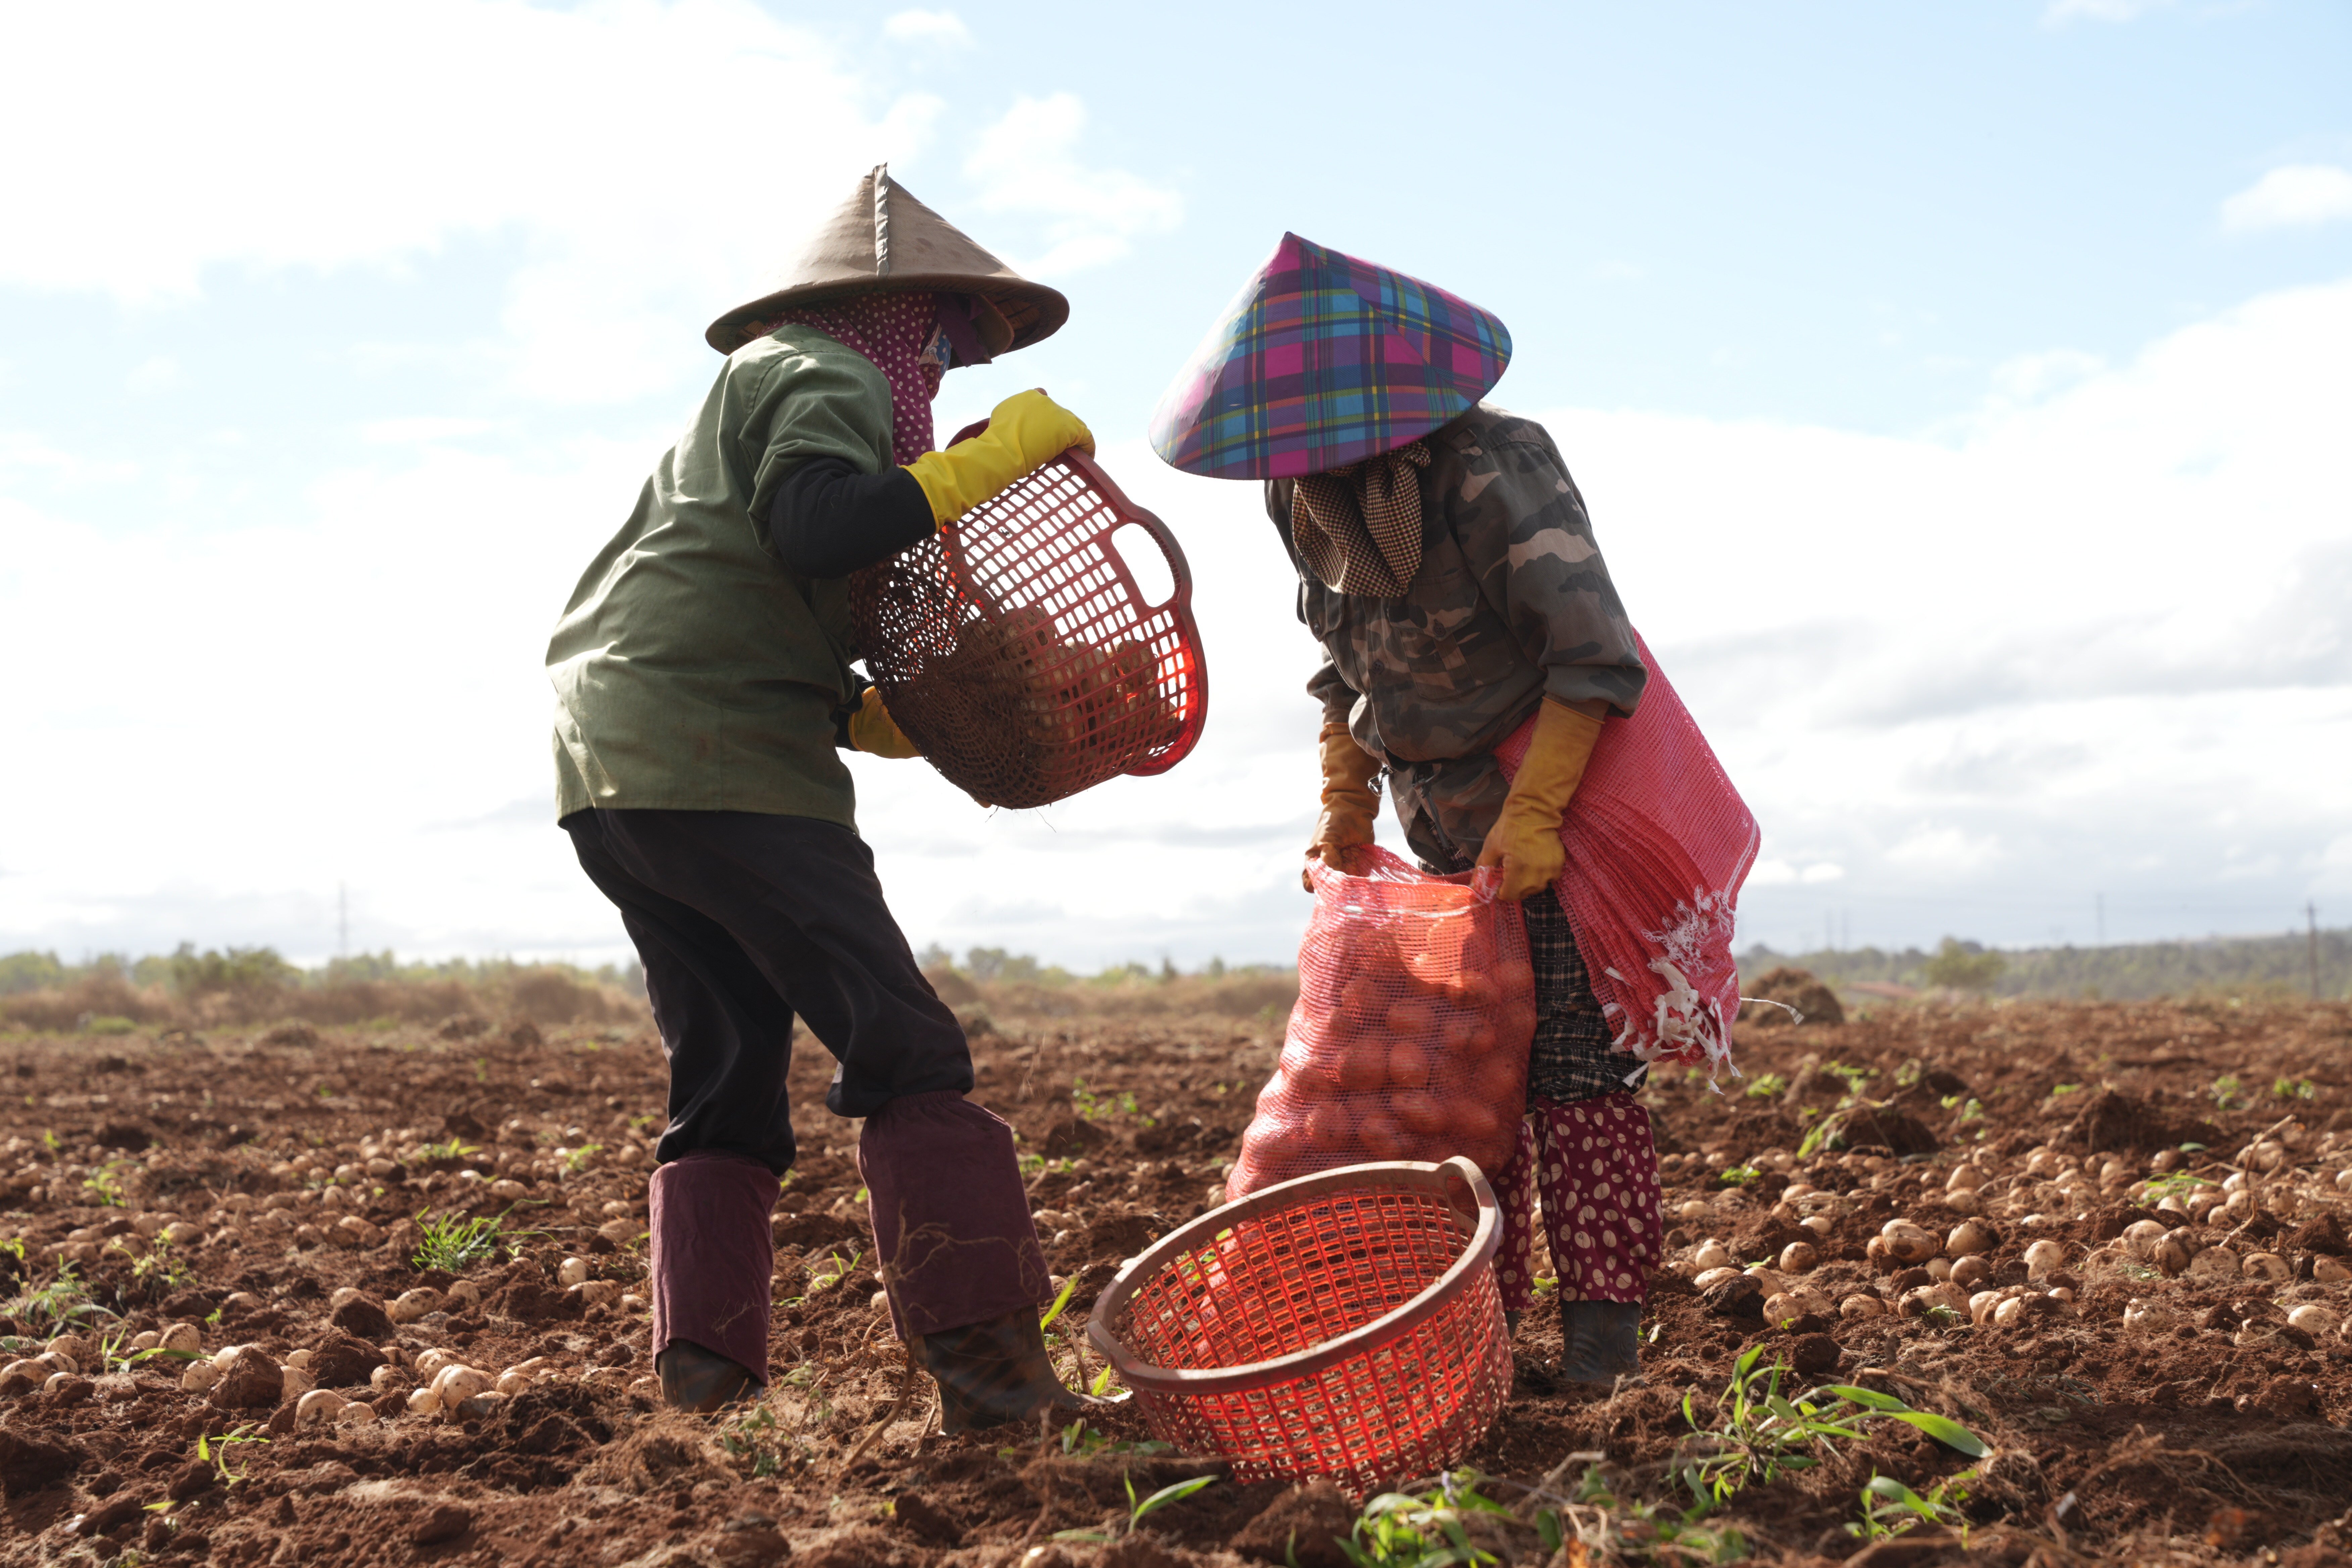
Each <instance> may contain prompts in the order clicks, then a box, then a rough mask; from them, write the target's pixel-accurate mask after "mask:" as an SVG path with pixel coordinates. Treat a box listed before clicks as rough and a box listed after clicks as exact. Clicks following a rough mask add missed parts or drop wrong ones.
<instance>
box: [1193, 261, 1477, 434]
mask: <svg viewBox="0 0 2352 1568" xmlns="http://www.w3.org/2000/svg"><path fill="white" fill-rule="evenodd" d="M1510 359H1511V335H1510V333H1508V332H1507V331H1504V329H1503V323H1502V322H1501V321H1497V320H1496V319H1495V317H1494V316H1492V315H1490V314H1489V313H1488V312H1486V311H1485V310H1480V309H1479V308H1478V307H1477V306H1475V305H1473V304H1471V303H1470V302H1469V301H1467V300H1463V299H1460V298H1458V297H1457V296H1455V295H1453V294H1449V293H1447V292H1446V291H1445V290H1444V289H1438V288H1433V287H1432V286H1431V285H1429V284H1427V283H1423V282H1422V281H1421V280H1420V279H1414V278H1408V277H1406V276H1405V275H1404V274H1403V273H1401V272H1391V271H1390V270H1389V269H1387V268H1382V267H1375V266H1373V265H1372V264H1371V263H1370V262H1368V261H1360V260H1358V259H1357V258H1354V257H1352V256H1347V255H1343V254H1341V253H1340V252H1339V251H1336V250H1327V249H1325V248H1324V247H1322V246H1319V245H1316V244H1313V243H1311V242H1309V241H1307V240H1304V239H1301V238H1299V237H1297V235H1295V234H1286V235H1284V236H1283V237H1282V243H1281V244H1280V245H1277V246H1276V247H1275V250H1274V255H1273V256H1272V257H1271V258H1268V259H1267V261H1266V263H1265V266H1264V267H1262V268H1259V269H1258V271H1257V273H1256V275H1255V277H1253V278H1252V279H1250V280H1249V282H1248V283H1247V284H1246V285H1244V288H1243V289H1242V291H1241V293H1240V295H1239V296H1238V297H1236V298H1235V299H1234V302H1233V303H1232V304H1231V305H1230V306H1228V307H1227V308H1226V310H1225V313H1224V315H1223V317H1221V318H1220V319H1219V321H1218V322H1217V324H1216V326H1215V327H1214V328H1213V329H1212V330H1211V331H1210V332H1209V335H1208V336H1207V337H1206V338H1205V339H1203V340H1202V343H1201V346H1200V347H1199V348H1198V349H1196V350H1194V351H1193V353H1192V359H1191V361H1190V362H1189V363H1186V365H1185V366H1184V369H1183V370H1182V372H1181V374H1178V376H1177V377H1176V380H1175V383H1174V384H1172V385H1171V386H1170V387H1169V389H1168V391H1167V393H1166V395H1163V396H1162V397H1161V398H1160V406H1159V408H1158V409H1157V410H1156V411H1155V412H1154V413H1153V414H1152V416H1151V445H1152V448H1153V450H1155V451H1157V452H1158V453H1159V454H1160V457H1162V458H1165V459H1167V460H1168V461H1169V462H1170V463H1171V464H1173V465H1175V466H1176V467H1177V468H1181V469H1183V470H1184V471H1185V472H1187V473H1192V474H1202V475H1206V476H1207V477H1209V478H1211V479H1297V478H1299V477H1301V476H1303V475H1307V474H1319V473H1324V472H1327V471H1328V470H1330V469H1332V468H1345V467H1347V466H1348V465H1349V464H1350V463H1356V462H1360V461H1362V460H1363V459H1364V458H1370V457H1376V456H1378V455H1379V454H1381V453H1382V452H1388V451H1392V450H1394V449H1395V448H1397V447H1402V446H1403V445H1404V444H1405V443H1407V442H1409V441H1414V440H1418V439H1419V438H1420V437H1423V436H1425V435H1427V434H1429V432H1431V431H1432V430H1434V429H1436V428H1437V427H1438V426H1441V425H1443V424H1444V423H1445V422H1446V421H1448V420H1450V419H1452V418H1454V416H1457V415H1459V414H1461V413H1462V412H1464V411H1465V409H1468V408H1470V407H1471V406H1472V405H1475V403H1476V402H1477V401H1478V400H1479V399H1480V398H1481V397H1484V396H1485V395H1486V394H1487V393H1488V392H1490V391H1492V390H1493V389H1494V385H1495V384H1496V382H1498V381H1500V380H1501V379H1502V378H1503V369H1504V367H1505V366H1506V365H1507V364H1508V363H1510Z"/></svg>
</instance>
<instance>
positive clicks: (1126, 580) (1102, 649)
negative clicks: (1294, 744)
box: [849, 426, 1209, 808]
mask: <svg viewBox="0 0 2352 1568" xmlns="http://www.w3.org/2000/svg"><path fill="white" fill-rule="evenodd" d="M983 427H984V426H972V427H971V428H970V429H967V430H964V431H962V432H960V433H959V434H958V435H957V437H956V439H957V440H962V439H964V438H965V437H968V436H971V435H972V434H973V433H974V432H976V431H977V430H979V429H981V428H983ZM1129 524H1134V525H1135V526H1137V527H1139V528H1141V529H1142V530H1144V531H1145V532H1147V533H1149V534H1150V536H1151V539H1152V540H1153V542H1155V543H1157V544H1158V545H1159V547H1160V552H1162V553H1163V554H1164V555H1165V556H1166V557H1167V561H1168V568H1169V573H1170V575H1171V577H1172V578H1173V579H1174V582H1175V591H1174V592H1173V593H1172V594H1171V595H1170V596H1169V598H1168V600H1167V601H1166V602H1165V603H1164V604H1160V605H1151V604H1150V603H1149V602H1147V601H1146V599H1145V597H1144V595H1143V593H1142V591H1141V590H1140V589H1139V587H1138V586H1137V584H1136V580H1135V574H1134V573H1133V572H1132V571H1131V570H1130V569H1129V563H1127V562H1126V561H1125V560H1123V559H1121V557H1120V555H1119V552H1118V550H1117V549H1116V548H1115V547H1114V546H1113V545H1112V543H1111V535H1112V534H1114V533H1116V532H1117V531H1118V530H1119V529H1121V528H1124V527H1126V526H1128V525H1129ZM849 609H850V619H851V624H852V626H853V629H854V635H855V636H856V639H857V645H858V651H859V653H860V654H861V655H862V656H863V657H864V658H865V660H866V668H867V670H868V671H869V672H870V673H871V674H872V675H873V677H874V683H875V684H876V685H877V687H879V688H880V689H881V691H882V700H883V701H884V703H886V704H887V706H888V708H889V710H890V716H891V718H892V719H894V720H896V721H898V727H899V728H900V729H901V730H903V731H906V733H907V735H908V739H910V740H912V741H913V742H915V744H916V745H918V746H919V747H920V748H921V749H922V752H923V755H924V756H925V757H926V758H927V759H928V760H929V762H930V763H931V765H932V766H933V767H935V768H937V769H938V770H939V771H940V773H941V774H943V775H944V776H945V777H946V778H947V779H948V780H949V782H950V783H952V784H956V785H957V786H958V787H960V788H961V789H964V790H966V791H968V792H969V793H971V795H976V796H978V797H979V798H981V799H982V800H984V801H987V802H990V803H991V804H992V805H1003V806H1012V807H1015V808H1027V807H1031V806H1039V805H1051V804H1052V803H1053V802H1055V801H1057V800H1066V799H1067V798H1068V797H1069V796H1071V795H1076V794H1077V793H1078V792H1079V791H1080V790H1084V789H1090V788H1092V787H1093V786H1094V785H1096V784H1100V783H1102V782H1103V781H1104V780H1105V779H1108V778H1114V777H1116V776H1118V774H1120V773H1137V774H1149V773H1165V772H1166V771H1167V770H1168V769H1170V768H1172V767H1174V766H1175V765H1176V764H1177V763H1179V762H1180V761H1181V760H1182V759H1183V757H1184V755H1185V753H1186V752H1190V751H1191V750H1192V747H1193V744H1194V743H1195V742H1198V741H1199V740H1200V738H1201V730H1202V725H1203V724H1204V723H1206V722H1207V720H1208V710H1209V679H1208V668H1207V666H1206V665H1205V664H1204V663H1203V662H1202V652H1201V634H1200V629H1199V628H1198V627H1197V626H1194V625H1193V623H1192V570H1191V568H1190V567H1189V566H1188V565H1186V563H1185V561H1184V552H1183V551H1182V550H1181V548H1179V547H1178V545H1177V543H1176V538H1175V535H1173V534H1172V533H1171V532H1170V531H1168V526H1167V524H1165V523H1163V522H1161V521H1160V519H1159V518H1157V517H1155V516H1153V515H1152V514H1151V513H1150V512H1149V511H1146V510H1144V509H1143V508H1141V507H1139V506H1137V505H1136V504H1135V503H1134V502H1133V501H1130V500H1128V499H1127V497H1126V495H1125V494H1124V493H1122V492H1121V491H1120V489H1119V488H1118V485H1116V484H1114V483H1113V482H1112V481H1111V479H1110V476H1109V475H1108V474H1106V473H1104V472H1103V471H1102V468H1100V467H1099V466H1098V465H1097V463H1096V462H1095V460H1094V459H1093V458H1089V457H1087V455H1086V454H1085V453H1084V452H1080V451H1077V450H1075V449H1073V450H1071V451H1067V452H1065V453H1063V454H1062V455H1061V456H1060V457H1059V458H1055V460H1054V461H1052V462H1050V463H1047V464H1046V465H1045V467H1044V468H1039V469H1038V470H1037V471H1036V472H1034V473H1033V474H1030V475H1029V476H1027V477H1026V478H1024V479H1021V480H1019V481H1018V482H1016V483H1015V484H1013V487H1012V488H1011V489H1007V490H1005V491H1004V492H1003V493H1002V494H1001V495H998V496H997V497H995V498H994V499H993V500H988V501H984V502H982V504H981V505H979V506H977V507H974V508H973V509H972V510H970V511H968V512H966V513H964V515H963V516H961V517H960V518H958V519H957V520H956V521H954V522H952V523H950V524H948V525H947V526H946V527H944V528H942V529H940V531H939V532H937V533H936V534H933V535H932V536H931V537H930V538H929V539H927V540H925V541H924V542H921V543H919V544H917V545H914V546H913V547H911V548H909V549H907V550H904V551H901V552H898V554H897V555H894V556H892V557H891V558H890V559H889V560H887V561H886V562H883V563H880V564H879V565H877V566H872V567H868V568H867V569H866V570H865V571H862V572H859V573H856V574H854V575H853V576H852V577H851V579H850V584H849Z"/></svg>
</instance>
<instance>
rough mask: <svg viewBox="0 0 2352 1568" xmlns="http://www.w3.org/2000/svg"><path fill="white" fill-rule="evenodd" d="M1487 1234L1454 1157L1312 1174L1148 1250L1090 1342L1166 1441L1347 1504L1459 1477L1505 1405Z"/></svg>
mask: <svg viewBox="0 0 2352 1568" xmlns="http://www.w3.org/2000/svg"><path fill="white" fill-rule="evenodd" d="M1501 1234H1502V1216H1501V1211H1500V1210H1499V1208H1498V1207H1497V1206H1496V1200H1495V1194H1494V1190H1493V1188H1491V1187H1490V1186H1488V1185H1487V1183H1486V1178H1485V1177H1484V1176H1483V1175H1481V1174H1480V1173H1479V1171H1478V1167H1477V1166H1476V1165H1475V1164H1473V1163H1470V1162H1469V1161H1467V1160H1462V1159H1454V1160H1448V1161H1446V1162H1445V1163H1444V1164H1429V1163H1421V1162H1408V1161H1399V1162H1394V1163H1381V1164H1370V1165H1352V1166H1349V1167H1346V1168H1344V1169H1341V1170H1337V1171H1325V1172H1322V1173H1318V1174H1316V1175H1312V1176H1302V1177H1300V1178H1298V1179H1297V1181H1292V1182H1285V1183H1282V1184H1279V1185H1277V1186H1272V1187H1267V1188H1265V1190H1263V1191H1261V1192H1258V1193H1255V1194H1252V1195H1250V1196H1249V1197H1246V1198H1244V1199H1242V1200H1241V1201H1240V1202H1238V1203H1232V1204H1227V1205H1224V1206H1223V1207H1222V1208H1218V1209H1213V1210H1211V1211H1210V1212H1209V1213H1208V1214H1205V1215H1202V1216H1201V1217H1200V1218H1198V1219H1196V1220H1193V1221H1192V1222H1191V1223H1190V1224H1188V1225H1185V1226H1181V1228H1179V1229H1177V1230H1176V1231H1174V1232H1172V1233H1171V1234H1170V1235H1168V1236H1167V1237H1162V1238H1161V1239H1160V1241H1158V1242H1156V1243H1154V1244H1153V1245H1152V1246H1151V1247H1150V1248H1148V1249H1147V1250H1146V1251H1145V1252H1144V1253H1143V1254H1142V1256H1140V1257H1139V1258H1136V1259H1135V1260H1134V1261H1133V1262H1131V1263H1129V1265H1128V1266H1127V1267H1126V1268H1123V1269H1121V1270H1120V1271H1119V1274H1118V1278H1117V1279H1113V1280H1112V1281H1111V1284H1110V1286H1109V1288H1108V1289H1106V1290H1105V1291H1104V1292H1103V1294H1102V1297H1101V1299H1100V1300H1097V1302H1096V1304H1095V1310H1094V1315H1093V1318H1092V1319H1091V1321H1089V1322H1088V1324H1087V1335H1088V1337H1089V1338H1091V1339H1092V1340H1093V1342H1094V1343H1095V1346H1096V1348H1097V1350H1099V1351H1100V1352H1102V1353H1103V1355H1104V1356H1105V1357H1106V1358H1107V1359H1108V1361H1109V1362H1110V1363H1111V1364H1112V1365H1113V1366H1115V1367H1116V1368H1118V1374H1119V1377H1120V1379H1121V1381H1123V1382H1124V1383H1125V1384H1127V1386H1128V1387H1129V1388H1130V1389H1132V1390H1133V1391H1134V1394H1135V1402H1136V1405H1137V1406H1138V1408H1139V1409H1140V1410H1141V1411H1142V1413H1143V1416H1144V1419H1145V1421H1146V1422H1147V1423H1149V1424H1150V1427H1151V1430H1152V1432H1153V1434H1154V1435H1155V1436H1158V1437H1159V1438H1160V1440H1161V1441H1163V1442H1167V1443H1172V1444H1174V1445H1175V1446H1176V1447H1178V1448H1180V1449H1182V1450H1184V1451H1186V1452H1189V1453H1194V1454H1202V1455H1209V1456H1213V1457H1217V1458H1224V1459H1226V1460H1228V1461H1230V1462H1231V1464H1232V1466H1233V1469H1234V1479H1237V1480H1271V1479H1282V1480H1298V1479H1306V1478H1308V1477H1313V1476H1328V1477H1329V1478H1331V1479H1333V1480H1334V1481H1336V1482H1337V1483H1339V1486H1340V1487H1341V1488H1342V1489H1345V1490H1347V1491H1349V1492H1351V1493H1353V1494H1355V1495H1356V1496H1358V1497H1363V1496H1365V1495H1368V1494H1370V1493H1371V1492H1374V1491H1377V1490H1380V1489H1382V1488H1384V1487H1387V1486H1390V1485H1391V1484H1393V1483H1395V1482H1397V1481H1400V1480H1403V1479H1409V1478H1412V1477H1417V1476H1424V1475H1430V1474H1433V1473H1435V1472H1437V1471H1439V1470H1443V1469H1444V1468H1448V1467H1449V1466H1452V1465H1454V1463H1456V1462H1457V1461H1459V1460H1460V1459H1461V1458H1463V1456H1464V1455H1465V1454H1467V1453H1468V1452H1469V1451H1470V1449H1471V1448H1473V1447H1475V1446H1476V1445H1477V1443H1478V1441H1479V1440H1480V1439H1481V1438H1482V1437H1484V1436H1486V1429H1487V1427H1488V1426H1491V1425H1492V1424H1493V1422H1494V1420H1495V1417H1496V1415H1497V1414H1498V1413H1499V1412H1500V1411H1501V1410H1502V1407H1503V1402H1504V1401H1505V1400H1506V1399H1507V1398H1508V1397H1509V1395H1510V1391H1511V1350H1510V1342H1509V1338H1508V1335H1507V1331H1506V1330H1505V1328H1504V1324H1503V1303H1502V1297H1501V1295H1500V1293H1499V1291H1498V1289H1497V1288H1496V1281H1495V1269H1494V1258H1495V1251H1496V1246H1497V1244H1498V1242H1499V1241H1500V1238H1501Z"/></svg>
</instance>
